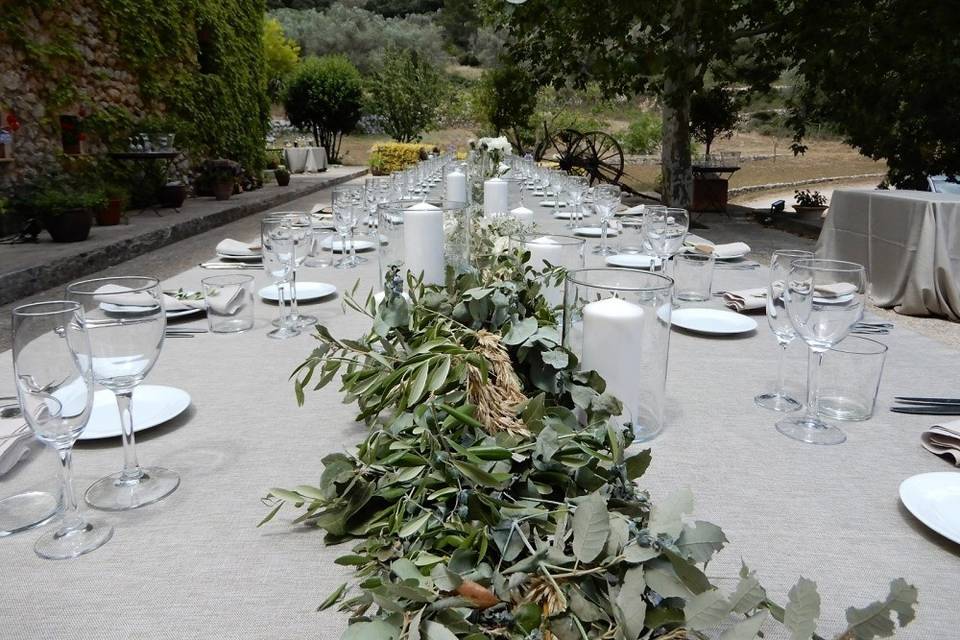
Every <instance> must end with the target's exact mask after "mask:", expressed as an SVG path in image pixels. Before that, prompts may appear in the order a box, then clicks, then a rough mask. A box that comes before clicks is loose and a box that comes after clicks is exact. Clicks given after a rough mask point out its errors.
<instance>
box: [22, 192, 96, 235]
mask: <svg viewBox="0 0 960 640" xmlns="http://www.w3.org/2000/svg"><path fill="white" fill-rule="evenodd" d="M32 200H33V201H32V202H31V203H30V206H31V208H32V209H33V210H35V211H36V212H37V214H38V217H39V218H40V220H41V221H42V222H43V226H44V228H45V229H46V230H47V231H49V232H50V237H52V238H53V241H54V242H79V241H81V240H86V239H87V236H89V235H90V226H91V225H92V224H93V215H94V214H95V213H96V212H97V211H99V210H101V209H103V208H104V207H106V206H107V196H106V193H104V191H103V190H102V189H99V188H88V189H86V190H84V189H81V188H68V189H64V188H62V187H55V186H48V187H46V188H45V189H42V190H41V191H38V192H37V193H36V194H35V195H34V197H33V199H32Z"/></svg>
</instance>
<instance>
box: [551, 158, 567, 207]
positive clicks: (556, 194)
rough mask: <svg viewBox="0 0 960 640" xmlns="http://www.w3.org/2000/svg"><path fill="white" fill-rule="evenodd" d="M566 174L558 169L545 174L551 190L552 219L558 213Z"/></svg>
mask: <svg viewBox="0 0 960 640" xmlns="http://www.w3.org/2000/svg"><path fill="white" fill-rule="evenodd" d="M566 179H567V174H566V173H564V172H563V171H560V170H559V169H556V170H552V171H550V172H548V173H547V180H548V184H549V185H550V188H551V189H552V190H553V217H554V218H556V217H557V214H559V213H560V200H561V199H562V198H563V188H564V186H565V185H566Z"/></svg>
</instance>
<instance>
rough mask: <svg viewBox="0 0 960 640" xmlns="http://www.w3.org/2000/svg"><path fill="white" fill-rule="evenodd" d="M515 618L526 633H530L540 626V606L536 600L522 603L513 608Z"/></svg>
mask: <svg viewBox="0 0 960 640" xmlns="http://www.w3.org/2000/svg"><path fill="white" fill-rule="evenodd" d="M513 620H514V622H516V624H517V626H518V627H519V628H520V630H521V631H523V632H524V633H530V632H531V631H533V630H534V629H536V628H538V627H539V626H540V606H539V605H537V604H536V603H534V602H528V603H526V604H521V605H520V606H519V607H517V608H516V609H514V610H513Z"/></svg>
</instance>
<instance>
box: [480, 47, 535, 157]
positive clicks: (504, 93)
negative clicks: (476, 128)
mask: <svg viewBox="0 0 960 640" xmlns="http://www.w3.org/2000/svg"><path fill="white" fill-rule="evenodd" d="M474 104H475V107H476V111H477V114H476V115H477V120H479V121H480V122H481V123H483V124H486V125H489V126H490V128H491V129H493V133H494V134H495V135H498V136H499V135H501V134H506V136H507V138H508V139H509V140H510V143H511V144H512V145H513V146H514V147H515V148H516V150H517V153H518V154H519V155H523V150H524V146H525V144H524V143H525V142H528V141H529V138H530V136H529V135H527V132H529V130H530V129H531V126H530V121H531V120H532V118H533V114H534V112H535V111H536V109H537V86H536V84H535V83H534V81H533V78H531V77H530V74H528V73H527V72H526V71H524V70H523V69H521V68H519V67H517V66H515V65H504V66H501V67H498V68H496V69H491V70H489V71H486V72H484V74H483V76H482V77H481V78H480V84H479V85H477V88H476V90H475V92H474Z"/></svg>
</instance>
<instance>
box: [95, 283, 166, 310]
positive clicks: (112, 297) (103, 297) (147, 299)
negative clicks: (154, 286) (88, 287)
mask: <svg viewBox="0 0 960 640" xmlns="http://www.w3.org/2000/svg"><path fill="white" fill-rule="evenodd" d="M93 299H94V300H96V301H97V302H105V303H107V304H115V305H118V306H121V307H142V308H144V309H152V308H153V307H156V306H157V304H158V302H157V300H156V298H154V297H153V296H151V295H150V294H149V293H147V292H146V291H137V292H134V291H131V290H130V288H129V287H124V286H121V285H119V284H105V285H103V286H102V287H99V288H98V289H97V290H96V291H94V292H93Z"/></svg>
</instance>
